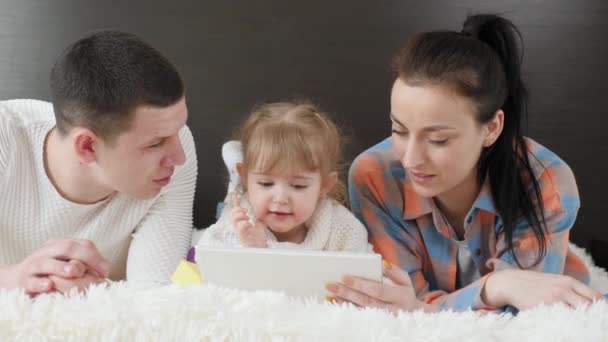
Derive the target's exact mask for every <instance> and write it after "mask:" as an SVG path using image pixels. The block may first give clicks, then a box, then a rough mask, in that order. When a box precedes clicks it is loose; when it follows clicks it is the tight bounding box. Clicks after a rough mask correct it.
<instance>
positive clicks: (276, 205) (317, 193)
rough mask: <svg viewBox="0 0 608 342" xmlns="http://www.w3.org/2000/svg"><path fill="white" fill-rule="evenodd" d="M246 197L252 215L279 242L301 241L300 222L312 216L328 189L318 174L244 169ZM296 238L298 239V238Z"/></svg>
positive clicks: (302, 235)
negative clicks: (245, 173)
mask: <svg viewBox="0 0 608 342" xmlns="http://www.w3.org/2000/svg"><path fill="white" fill-rule="evenodd" d="M246 172H247V177H246V179H247V180H246V182H247V195H248V198H249V202H250V203H251V207H252V209H253V214H254V215H255V217H256V218H257V219H258V220H260V221H262V223H264V224H265V225H266V226H267V227H268V228H269V229H270V230H271V231H272V232H273V233H274V235H275V236H276V237H277V239H278V240H279V241H291V242H296V243H299V242H302V241H293V240H294V239H296V240H302V238H301V237H305V236H306V226H305V225H304V223H305V222H306V221H307V220H308V219H309V218H310V217H311V216H312V214H313V213H314V211H315V209H316V207H317V203H318V201H319V199H320V198H321V196H323V194H325V193H326V192H327V190H328V185H327V184H323V180H322V177H321V174H320V172H319V171H316V172H293V171H286V170H282V169H281V170H273V171H271V172H268V173H264V172H260V171H258V170H255V169H253V170H247V171H246ZM297 237H300V239H298V238H297Z"/></svg>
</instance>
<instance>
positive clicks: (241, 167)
mask: <svg viewBox="0 0 608 342" xmlns="http://www.w3.org/2000/svg"><path fill="white" fill-rule="evenodd" d="M236 172H238V173H239V176H240V177H241V179H245V177H247V168H246V167H245V165H244V164H243V163H236Z"/></svg>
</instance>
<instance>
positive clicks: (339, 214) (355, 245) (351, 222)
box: [330, 204, 373, 253]
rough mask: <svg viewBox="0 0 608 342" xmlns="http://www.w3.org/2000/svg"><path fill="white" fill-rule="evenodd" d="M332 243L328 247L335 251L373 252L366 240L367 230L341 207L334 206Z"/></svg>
mask: <svg viewBox="0 0 608 342" xmlns="http://www.w3.org/2000/svg"><path fill="white" fill-rule="evenodd" d="M332 216H333V220H332V226H331V229H332V235H334V236H333V237H332V241H334V243H332V244H331V246H330V247H332V249H334V248H335V250H337V251H345V252H360V253H369V252H372V251H373V247H372V245H371V244H370V243H369V242H368V240H367V229H365V226H364V225H363V223H361V221H359V219H357V218H356V217H355V215H353V213H351V212H350V211H349V210H348V209H346V208H345V207H344V206H342V205H339V204H338V205H335V206H334V213H333V215H332Z"/></svg>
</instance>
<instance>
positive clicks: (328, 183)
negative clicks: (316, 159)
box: [321, 171, 338, 196]
mask: <svg viewBox="0 0 608 342" xmlns="http://www.w3.org/2000/svg"><path fill="white" fill-rule="evenodd" d="M336 183H338V173H337V172H336V171H333V172H330V173H329V174H328V175H327V176H326V177H325V178H324V179H323V184H322V185H321V196H325V195H327V194H328V193H329V192H330V191H331V189H333V188H334V186H336Z"/></svg>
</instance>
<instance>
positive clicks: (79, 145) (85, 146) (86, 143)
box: [73, 128, 101, 164]
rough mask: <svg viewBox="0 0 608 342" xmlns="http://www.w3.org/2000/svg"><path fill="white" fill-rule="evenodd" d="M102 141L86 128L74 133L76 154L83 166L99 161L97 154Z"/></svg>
mask: <svg viewBox="0 0 608 342" xmlns="http://www.w3.org/2000/svg"><path fill="white" fill-rule="evenodd" d="M100 141H101V139H100V138H99V137H98V136H97V135H96V134H95V133H93V132H92V131H91V130H89V129H86V128H78V129H77V131H76V132H75V133H74V140H73V142H74V152H76V155H77V156H78V160H79V161H80V163H81V164H89V163H92V162H95V161H96V160H97V155H96V154H95V152H96V149H97V146H98V144H99V142H100Z"/></svg>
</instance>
